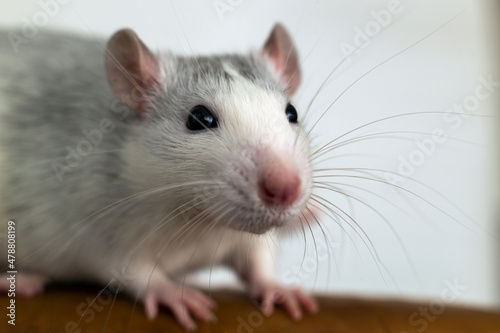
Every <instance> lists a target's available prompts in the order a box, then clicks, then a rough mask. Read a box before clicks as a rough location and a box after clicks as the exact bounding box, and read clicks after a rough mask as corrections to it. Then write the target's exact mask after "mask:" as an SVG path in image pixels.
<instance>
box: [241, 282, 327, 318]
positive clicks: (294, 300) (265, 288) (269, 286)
mask: <svg viewBox="0 0 500 333" xmlns="http://www.w3.org/2000/svg"><path fill="white" fill-rule="evenodd" d="M250 294H251V295H252V297H253V298H257V299H260V301H261V306H260V310H261V312H262V313H263V314H264V315H265V316H270V315H271V314H272V313H273V310H274V305H275V304H276V305H281V306H282V307H284V308H285V310H286V312H287V313H288V314H289V315H290V317H292V319H294V320H299V319H301V318H302V315H303V310H305V311H307V312H308V313H314V312H316V311H317V310H318V306H317V304H316V301H315V300H314V299H313V298H312V297H311V296H309V295H307V294H305V293H304V292H303V291H302V290H300V289H298V288H287V287H283V286H279V285H277V284H274V283H264V284H261V285H256V286H252V288H251V289H250Z"/></svg>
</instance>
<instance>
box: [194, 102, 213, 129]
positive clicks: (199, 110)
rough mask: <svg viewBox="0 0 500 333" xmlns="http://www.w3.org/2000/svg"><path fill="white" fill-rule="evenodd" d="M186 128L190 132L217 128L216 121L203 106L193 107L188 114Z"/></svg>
mask: <svg viewBox="0 0 500 333" xmlns="http://www.w3.org/2000/svg"><path fill="white" fill-rule="evenodd" d="M186 127H187V128H188V129H189V130H191V131H202V130H206V129H211V128H217V119H215V117H214V115H213V114H212V112H211V111H210V110H209V109H207V108H206V107H204V106H203V105H198V106H195V107H194V109H193V110H191V113H190V114H189V117H188V120H187V122H186Z"/></svg>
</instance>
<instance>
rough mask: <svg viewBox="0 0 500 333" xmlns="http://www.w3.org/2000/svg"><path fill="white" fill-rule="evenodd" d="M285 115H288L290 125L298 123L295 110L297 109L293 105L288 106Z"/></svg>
mask: <svg viewBox="0 0 500 333" xmlns="http://www.w3.org/2000/svg"><path fill="white" fill-rule="evenodd" d="M285 114H286V118H287V119H288V121H289V122H290V123H292V124H296V123H297V110H295V108H294V107H293V105H292V104H290V103H288V104H287V105H286V109H285Z"/></svg>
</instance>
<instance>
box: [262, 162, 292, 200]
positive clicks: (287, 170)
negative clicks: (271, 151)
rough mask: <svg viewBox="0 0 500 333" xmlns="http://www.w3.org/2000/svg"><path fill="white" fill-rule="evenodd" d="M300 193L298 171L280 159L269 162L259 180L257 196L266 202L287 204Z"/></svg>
mask: <svg viewBox="0 0 500 333" xmlns="http://www.w3.org/2000/svg"><path fill="white" fill-rule="evenodd" d="M299 193H300V177H299V175H298V172H297V171H296V170H294V169H293V168H291V167H289V166H288V165H286V164H285V163H283V162H282V161H280V160H274V161H272V162H271V163H269V164H268V165H267V167H266V169H265V170H264V172H263V173H262V176H261V180H260V182H259V196H260V198H261V199H262V201H264V202H265V203H266V204H270V205H289V204H291V203H293V202H294V201H295V200H296V199H297V197H298V196H299Z"/></svg>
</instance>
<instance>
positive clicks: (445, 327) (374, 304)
mask: <svg viewBox="0 0 500 333" xmlns="http://www.w3.org/2000/svg"><path fill="white" fill-rule="evenodd" d="M98 293H99V289H95V288H71V287H56V288H54V287H52V288H49V289H48V290H47V291H46V292H45V293H44V294H42V295H40V296H36V297H34V298H31V299H22V298H19V297H17V298H16V326H11V325H8V324H7V319H8V318H7V317H6V314H4V313H5V312H6V307H5V306H6V305H7V304H8V302H9V299H8V298H7V297H6V296H1V297H0V304H2V306H1V309H3V310H2V312H3V313H2V316H1V318H2V319H1V320H2V321H3V322H2V323H1V324H0V332H30V333H37V332H43V333H46V332H51V333H61V332H81V333H84V332H132V333H136V332H183V330H181V329H180V328H179V327H178V326H177V324H176V323H175V322H174V320H173V319H172V316H171V315H170V313H169V312H168V311H167V310H165V311H162V312H161V313H160V316H159V317H158V318H156V319H155V320H153V321H149V320H148V319H147V318H146V317H145V315H144V313H143V308H142V305H141V304H136V305H135V306H134V301H133V300H131V299H130V298H128V297H126V296H123V295H118V296H117V297H116V299H115V300H114V302H113V298H112V296H111V295H112V294H111V292H109V293H107V295H104V294H102V295H101V296H100V297H98V298H97V299H96V301H95V302H94V303H93V304H92V305H91V307H90V308H89V310H88V311H87V313H86V314H85V315H84V316H83V317H80V315H79V313H80V314H81V313H83V311H84V310H85V309H86V308H87V307H88V304H90V303H91V302H92V299H95V298H96V296H97V295H98ZM212 296H213V298H214V299H215V300H216V301H217V303H218V308H217V309H216V310H215V313H216V315H217V317H218V321H217V322H215V323H200V324H199V329H198V331H199V332H220V333H225V332H227V333H230V332H236V333H253V332H273V333H279V332H311V333H315V332H317V333H328V332H343V333H351V332H356V333H378V332H380V333H389V332H391V333H392V332H394V333H404V332H407V333H413V332H425V333H437V332H439V333H444V332H449V333H461V332H464V333H465V332H467V333H489V332H491V333H499V332H500V312H498V311H497V312H494V311H484V310H483V311H480V310H473V309H465V308H459V307H453V306H451V305H449V304H445V306H444V307H443V306H442V305H443V303H440V302H436V301H434V302H432V301H429V303H422V304H412V303H405V302H397V301H380V300H379V301H374V300H363V299H355V298H335V297H329V298H326V297H320V298H318V299H319V304H320V308H321V309H320V312H319V313H318V314H316V315H306V316H305V317H304V318H303V319H302V320H300V321H298V322H294V321H292V320H291V319H289V318H288V316H287V315H286V314H285V313H284V312H283V311H281V310H280V309H278V310H276V311H275V313H274V314H273V315H272V316H270V317H264V316H263V315H262V314H260V312H259V311H258V310H257V308H256V306H255V305H254V304H252V302H250V301H249V300H248V298H247V297H246V296H245V295H243V294H239V293H236V292H216V293H212ZM425 309H427V312H425V311H426V310H425ZM419 311H421V312H420V313H419ZM424 313H425V314H424ZM80 319H81V320H80ZM79 320H80V322H79V324H77V323H78V321H79ZM4 327H6V329H4Z"/></svg>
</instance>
